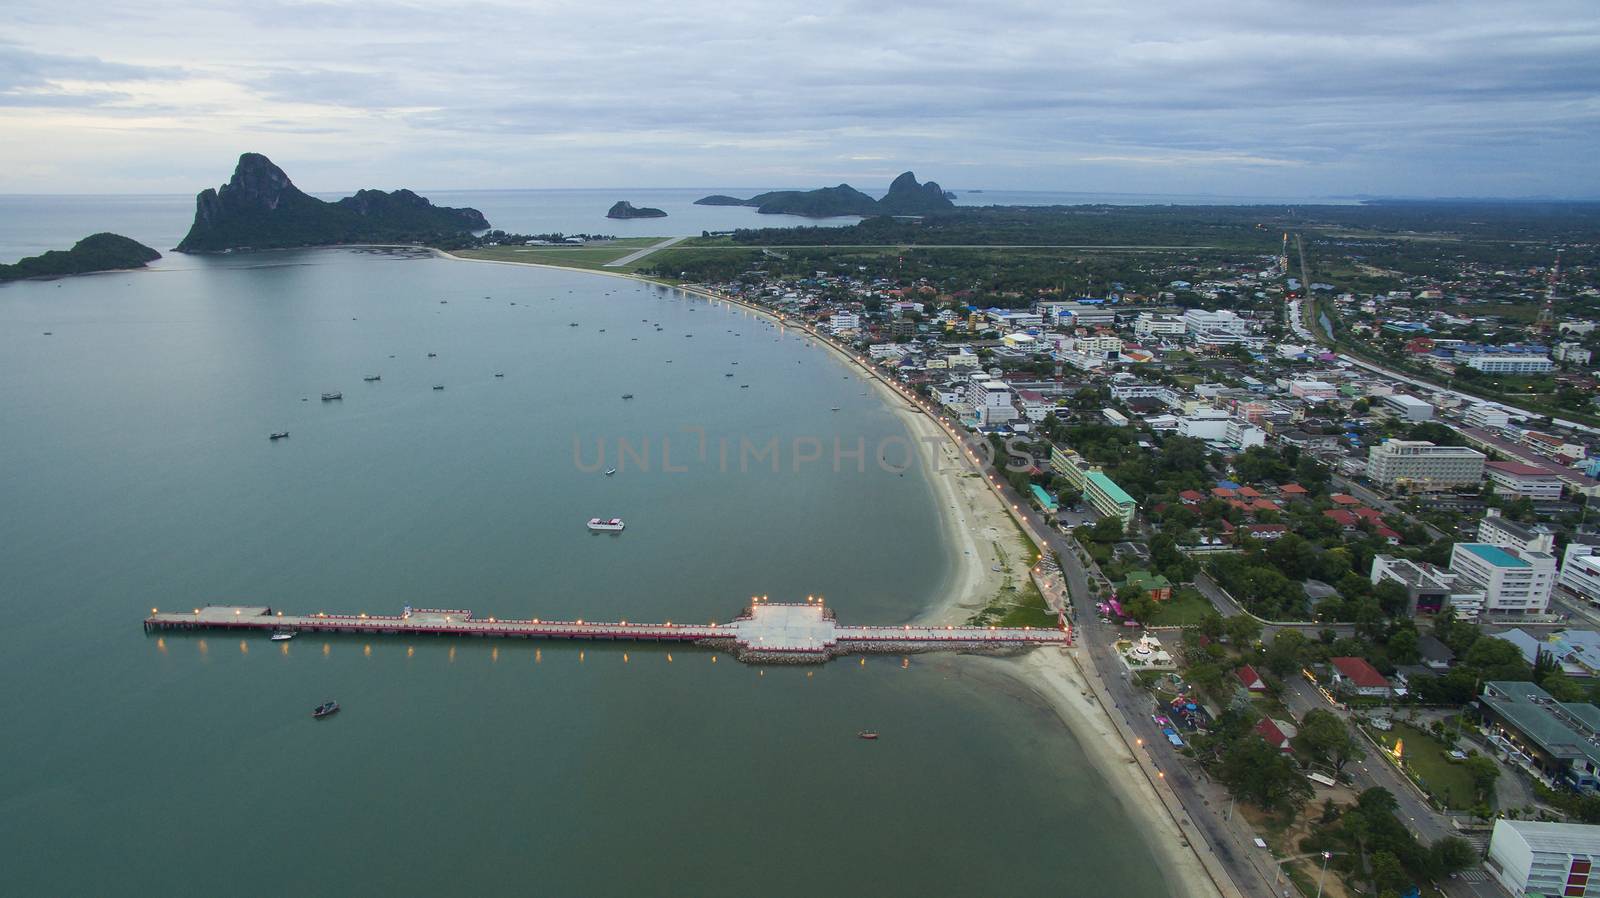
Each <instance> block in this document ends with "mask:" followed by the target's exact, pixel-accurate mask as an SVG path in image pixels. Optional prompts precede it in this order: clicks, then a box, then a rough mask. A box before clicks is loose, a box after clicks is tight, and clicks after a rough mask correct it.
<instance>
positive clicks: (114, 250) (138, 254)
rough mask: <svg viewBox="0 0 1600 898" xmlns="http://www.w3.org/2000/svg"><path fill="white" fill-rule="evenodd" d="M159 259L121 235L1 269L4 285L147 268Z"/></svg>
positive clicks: (97, 238)
mask: <svg viewBox="0 0 1600 898" xmlns="http://www.w3.org/2000/svg"><path fill="white" fill-rule="evenodd" d="M159 258H161V254H160V253H158V252H156V251H155V250H153V249H151V248H150V247H148V246H145V245H144V244H142V243H140V242H139V241H137V240H131V239H129V238H127V237H124V236H122V235H121V234H108V233H100V234H92V235H90V236H88V237H85V238H83V239H82V240H79V241H78V242H77V243H75V244H73V246H72V249H68V250H60V249H53V250H50V251H49V252H47V253H43V254H41V255H37V256H29V257H28V258H26V259H23V260H21V261H19V262H17V263H16V264H15V265H0V281H15V280H20V279H22V278H37V277H61V276H63V275H69V274H88V273H89V272H92V271H115V270H118V269H123V268H143V267H144V266H145V265H146V264H148V263H150V262H154V261H155V260H157V259H159Z"/></svg>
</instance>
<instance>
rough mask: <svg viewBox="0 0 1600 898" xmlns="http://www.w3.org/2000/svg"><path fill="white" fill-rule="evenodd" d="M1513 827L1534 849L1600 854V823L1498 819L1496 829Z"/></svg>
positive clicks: (1511, 828)
mask: <svg viewBox="0 0 1600 898" xmlns="http://www.w3.org/2000/svg"><path fill="white" fill-rule="evenodd" d="M1502 827H1504V828H1505V829H1509V830H1511V831H1512V832H1515V833H1516V834H1517V835H1519V836H1521V837H1522V840H1523V841H1524V842H1527V843H1528V847H1529V848H1531V849H1533V850H1534V851H1540V852H1549V853H1552V854H1600V826H1590V825H1588V824H1584V823H1542V822H1538V821H1534V820H1496V821H1495V822H1494V828H1495V832H1496V833H1497V834H1498V833H1499V832H1500V830H1501V828H1502Z"/></svg>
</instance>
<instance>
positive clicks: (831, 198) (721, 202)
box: [694, 172, 955, 218]
mask: <svg viewBox="0 0 1600 898" xmlns="http://www.w3.org/2000/svg"><path fill="white" fill-rule="evenodd" d="M694 202H695V205H697V206H754V207H755V209H756V211H757V212H760V213H763V214H766V215H804V216H807V217H809V218H832V217H834V216H839V215H859V216H862V217H864V218H866V217H871V216H874V215H926V214H927V213H929V212H939V211H942V210H945V209H954V208H955V203H952V202H951V201H950V198H949V197H948V196H946V195H945V191H944V190H943V189H942V188H941V187H940V186H939V185H938V184H937V183H936V182H934V181H928V182H927V183H925V184H919V183H917V176H916V175H915V174H913V173H911V172H905V173H903V174H901V175H900V177H898V178H895V179H894V183H892V184H890V185H889V192H888V193H887V194H885V195H884V197H883V199H881V200H876V199H873V198H872V197H870V196H868V195H866V194H865V193H862V192H861V191H859V190H857V189H855V188H854V187H851V186H850V185H849V184H840V185H839V186H837V187H822V188H818V189H816V190H774V191H771V192H768V193H761V194H757V195H756V196H753V197H750V198H749V199H739V198H738V197H735V196H727V195H726V194H720V193H719V194H713V195H711V196H707V197H701V198H700V199H698V200H695V201H694Z"/></svg>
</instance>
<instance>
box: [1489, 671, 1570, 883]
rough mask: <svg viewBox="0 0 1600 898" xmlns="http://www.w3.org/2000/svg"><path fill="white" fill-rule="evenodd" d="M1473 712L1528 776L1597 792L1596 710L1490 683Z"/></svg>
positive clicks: (1523, 687)
mask: <svg viewBox="0 0 1600 898" xmlns="http://www.w3.org/2000/svg"><path fill="white" fill-rule="evenodd" d="M1478 709H1479V711H1480V712H1481V713H1482V714H1483V719H1484V729H1485V730H1486V731H1487V732H1488V734H1489V742H1490V743H1491V744H1492V745H1494V746H1495V747H1496V748H1498V749H1500V750H1501V751H1504V752H1506V753H1508V754H1510V755H1511V757H1512V758H1513V759H1515V760H1516V761H1517V763H1518V764H1520V765H1522V766H1523V767H1524V768H1526V769H1527V770H1529V771H1530V772H1532V773H1534V774H1536V775H1538V776H1539V777H1540V778H1541V779H1543V780H1545V781H1546V782H1547V783H1550V784H1551V785H1559V786H1566V787H1567V788H1571V789H1576V790H1578V791H1580V792H1594V791H1596V790H1600V708H1596V707H1595V706H1594V705H1591V704H1589V703H1588V702H1558V701H1556V700H1555V699H1554V698H1551V696H1550V693H1548V692H1545V691H1544V690H1543V689H1541V688H1540V687H1539V686H1537V685H1536V684H1533V683H1523V682H1518V681H1510V680H1491V681H1489V682H1487V683H1484V684H1483V694H1482V695H1480V696H1478ZM1596 894H1600V892H1597V893H1596Z"/></svg>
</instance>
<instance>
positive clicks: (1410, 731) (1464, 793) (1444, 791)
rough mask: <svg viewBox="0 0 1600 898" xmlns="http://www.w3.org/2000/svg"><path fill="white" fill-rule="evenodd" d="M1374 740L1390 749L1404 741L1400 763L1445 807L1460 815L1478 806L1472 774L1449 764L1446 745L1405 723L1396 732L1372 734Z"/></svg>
mask: <svg viewBox="0 0 1600 898" xmlns="http://www.w3.org/2000/svg"><path fill="white" fill-rule="evenodd" d="M1372 736H1373V738H1375V739H1377V740H1378V742H1379V743H1380V744H1382V745H1383V746H1384V747H1385V748H1389V749H1393V748H1394V743H1395V741H1396V740H1400V741H1402V742H1403V743H1404V745H1403V746H1402V747H1401V759H1402V762H1403V764H1404V766H1405V769H1406V770H1407V771H1409V772H1410V773H1411V775H1412V778H1414V779H1415V780H1416V781H1417V783H1418V785H1420V786H1422V788H1423V791H1425V792H1427V793H1428V794H1429V795H1432V796H1434V797H1435V798H1436V799H1438V800H1439V802H1440V803H1441V804H1443V805H1444V806H1445V807H1447V808H1450V809H1452V810H1458V811H1459V810H1466V809H1468V808H1471V807H1472V806H1473V805H1474V804H1476V803H1477V802H1476V799H1475V795H1476V793H1475V791H1474V790H1473V787H1472V776H1471V774H1469V773H1467V768H1466V767H1465V766H1463V765H1461V764H1457V763H1454V762H1452V761H1451V760H1450V758H1449V757H1448V756H1447V755H1446V754H1445V753H1446V752H1447V751H1449V749H1448V748H1446V747H1445V745H1444V743H1442V742H1440V741H1439V740H1437V739H1435V738H1433V736H1431V735H1429V734H1428V733H1425V732H1423V731H1422V730H1419V729H1416V728H1415V727H1412V726H1408V725H1406V724H1403V723H1396V724H1395V725H1394V729H1392V730H1390V731H1389V732H1387V733H1383V732H1379V731H1377V730H1373V731H1372ZM1385 763H1386V762H1385Z"/></svg>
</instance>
